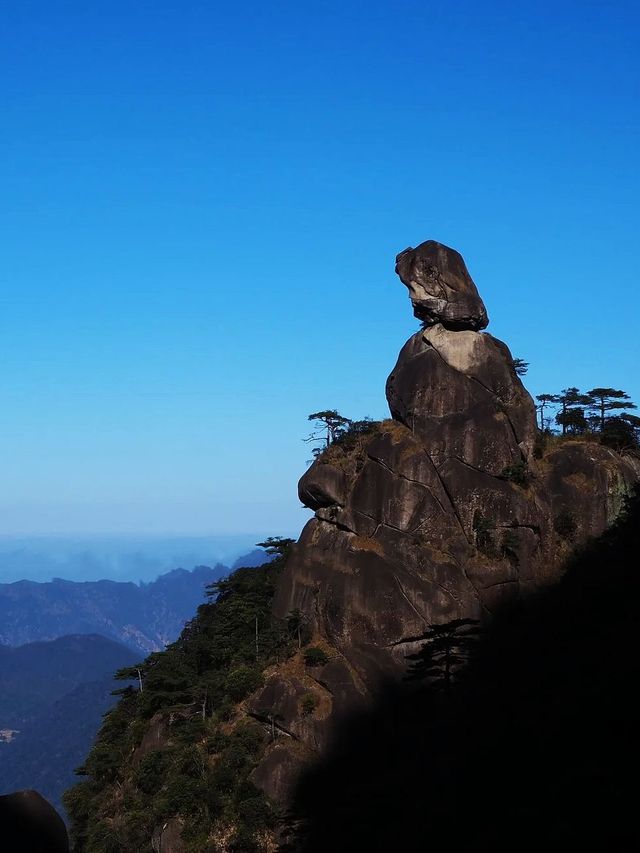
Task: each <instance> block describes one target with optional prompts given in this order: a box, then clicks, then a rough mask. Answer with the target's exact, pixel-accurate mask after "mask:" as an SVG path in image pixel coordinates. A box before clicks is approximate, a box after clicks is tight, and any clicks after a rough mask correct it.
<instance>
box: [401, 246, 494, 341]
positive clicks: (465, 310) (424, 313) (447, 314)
mask: <svg viewBox="0 0 640 853" xmlns="http://www.w3.org/2000/svg"><path fill="white" fill-rule="evenodd" d="M396 272H397V273H398V275H399V276H400V280H401V281H402V283H403V284H406V285H407V287H408V288H409V295H410V297H411V302H412V304H413V313H414V314H415V316H416V317H418V318H419V319H420V320H424V321H425V323H427V324H429V325H431V324H433V323H442V324H443V326H445V327H446V328H447V329H458V330H459V329H471V330H473V331H478V330H479V329H484V328H485V327H486V326H487V324H488V323H489V319H488V317H487V311H486V309H485V307H484V304H483V302H482V299H480V295H479V294H478V290H477V288H476V286H475V284H474V283H473V280H472V278H471V276H470V275H469V272H468V270H467V267H466V265H465V262H464V260H463V258H462V255H460V254H459V253H458V252H455V251H454V250H453V249H449V248H448V247H447V246H443V245H442V243H436V241H435V240H427V241H426V242H425V243H421V244H420V245H419V246H418V247H417V248H416V249H412V248H411V247H409V248H408V249H405V250H404V251H403V252H400V254H399V255H398V257H397V258H396Z"/></svg>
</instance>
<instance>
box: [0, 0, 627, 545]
mask: <svg viewBox="0 0 640 853" xmlns="http://www.w3.org/2000/svg"><path fill="white" fill-rule="evenodd" d="M0 19H1V26H0V62H1V64H2V69H1V70H2V110H1V112H0V180H1V185H2V202H1V205H0V217H1V219H0V242H1V243H2V247H1V258H2V261H1V265H0V288H1V289H0V300H1V302H0V359H1V361H0V363H1V365H2V371H1V377H2V378H1V382H0V397H1V399H0V406H1V408H0V411H1V412H2V415H1V420H0V424H1V434H2V440H1V441H0V468H1V470H2V476H1V477H0V533H1V534H15V535H18V534H20V535H21V534H33V533H35V534H38V533H41V534H56V533H118V532H129V533H132V532H135V533H162V534H170V533H239V532H246V531H251V532H253V531H256V532H260V533H265V534H267V533H273V534H277V533H287V534H293V535H295V534H297V532H298V531H299V529H300V527H301V525H302V523H303V521H304V519H305V518H306V514H305V512H304V511H303V510H301V508H300V505H299V502H298V500H297V496H296V482H297V479H298V477H299V475H300V474H301V472H302V471H303V470H304V467H305V460H306V459H307V458H308V456H309V448H308V446H307V445H305V444H304V443H303V442H302V441H301V438H302V437H303V436H304V435H305V434H306V433H307V431H308V425H307V422H306V416H307V414H308V413H309V412H311V411H314V410H317V409H319V408H325V407H335V408H338V409H339V410H340V411H342V412H343V413H344V414H346V415H350V416H353V417H361V416H363V415H371V416H373V417H380V416H384V415H385V414H386V411H387V410H386V404H385V398H384V383H385V379H386V376H387V374H388V373H389V371H390V370H391V368H392V367H393V364H394V362H395V358H396V355H397V353H398V350H399V349H400V347H401V345H402V344H403V342H404V340H405V339H406V338H407V337H408V336H409V335H410V334H411V333H412V332H413V331H414V330H415V329H416V328H417V323H416V321H415V320H414V319H413V317H412V314H411V310H410V305H409V303H408V300H407V295H406V291H405V289H404V287H403V286H402V285H401V284H400V283H399V282H398V280H397V279H396V278H395V276H394V273H393V264H394V257H395V254H396V253H397V252H398V251H400V250H401V249H403V248H405V247H406V246H407V245H409V244H411V245H416V244H417V243H419V242H420V241H422V240H424V239H428V238H434V239H438V240H440V241H442V242H445V243H448V244H449V245H452V246H454V247H455V248H457V249H458V250H459V251H461V252H462V254H463V255H464V257H465V258H466V260H467V264H468V266H469V268H470V271H471V274H472V275H473V277H474V279H475V281H476V283H477V284H478V287H479V289H480V291H481V293H482V295H483V298H484V300H485V303H486V304H487V307H488V310H489V314H490V317H491V320H492V322H491V325H490V327H489V330H490V331H491V332H492V333H493V334H495V335H497V336H498V337H500V338H502V339H504V340H505V341H506V342H507V343H508V344H509V345H510V347H511V349H512V351H513V352H514V354H515V355H517V356H521V357H523V358H525V359H526V360H528V361H530V362H531V368H530V372H529V376H528V377H527V385H528V387H529V388H530V390H531V391H532V392H533V393H540V392H541V391H555V390H558V389H560V388H563V387H566V386H567V385H578V386H579V387H582V388H585V389H586V388H589V387H592V386H594V385H609V384H612V385H615V386H617V387H621V388H624V389H625V390H627V391H629V393H631V394H632V395H633V396H634V397H635V398H636V399H637V400H638V399H639V398H640V380H639V378H638V370H637V362H638V355H639V351H640V344H639V342H638V326H637V318H638V316H639V311H640V296H639V293H640V290H639V287H638V274H637V267H638V263H637V255H638V230H639V229H638V225H639V219H640V214H639V212H638V211H639V209H640V205H639V204H638V198H639V196H640V193H639V190H640V177H639V171H638V162H637V161H638V157H637V152H638V150H639V138H638V137H639V129H640V116H639V108H638V82H639V74H638V71H639V61H638V58H637V33H638V26H639V24H640V12H639V11H638V7H637V4H635V3H631V2H616V3H610V4H607V3H603V2H599V3H591V2H564V3H563V2H560V3H553V4H552V3H547V2H542V3H538V4H531V3H517V2H516V3H513V2H508V3H507V2H484V3H483V2H473V3H471V2H460V3H429V2H402V0H400V2H376V0H367V2H348V0H346V2H345V0H342V2H315V3H300V2H296V3H293V2H275V3H265V2H261V3H257V2H256V3H254V2H250V3H247V2H234V3H228V2H218V3H210V2H208V3H199V2H190V0H181V2H179V3H178V2H171V3H167V2H164V3H162V2H136V3H130V2H127V3H124V2H113V0H112V1H111V2H109V3H101V2H91V3H79V2H78V3H75V2H55V3H51V2H28V0H22V1H21V2H20V3H14V4H8V3H7V4H3V6H2V10H1V12H0Z"/></svg>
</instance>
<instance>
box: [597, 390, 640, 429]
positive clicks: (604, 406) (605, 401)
mask: <svg viewBox="0 0 640 853" xmlns="http://www.w3.org/2000/svg"><path fill="white" fill-rule="evenodd" d="M589 397H590V403H589V410H590V411H592V412H593V413H594V415H595V416H596V417H597V418H598V423H599V427H600V432H604V430H605V421H606V417H607V412H611V411H614V410H616V409H636V408H637V406H636V404H635V403H632V402H631V397H629V395H628V394H627V393H626V392H625V391H620V390H619V389H617V388H592V389H591V391H589Z"/></svg>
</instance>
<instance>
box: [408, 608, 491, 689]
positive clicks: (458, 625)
mask: <svg viewBox="0 0 640 853" xmlns="http://www.w3.org/2000/svg"><path fill="white" fill-rule="evenodd" d="M480 633H481V629H480V623H479V622H478V620H477V619H454V620H453V621H451V622H445V623H443V624H440V625H430V626H429V628H428V629H427V630H426V631H425V632H424V634H421V635H420V636H419V637H414V638H412V639H415V640H418V641H423V643H424V645H423V646H422V648H421V649H420V650H419V651H417V652H415V653H414V654H412V655H406V659H407V660H410V661H412V663H411V665H410V666H409V669H408V671H407V674H406V676H405V680H406V681H417V680H421V681H427V682H428V685H429V687H430V688H432V689H434V690H442V691H443V692H444V693H445V694H447V695H448V694H449V692H450V690H451V687H452V685H453V682H454V681H455V680H456V679H457V678H458V676H459V674H460V672H461V670H462V669H463V668H464V666H465V665H466V664H467V662H468V661H469V659H470V657H471V655H472V654H473V651H474V649H475V647H476V644H477V642H478V639H479V637H480Z"/></svg>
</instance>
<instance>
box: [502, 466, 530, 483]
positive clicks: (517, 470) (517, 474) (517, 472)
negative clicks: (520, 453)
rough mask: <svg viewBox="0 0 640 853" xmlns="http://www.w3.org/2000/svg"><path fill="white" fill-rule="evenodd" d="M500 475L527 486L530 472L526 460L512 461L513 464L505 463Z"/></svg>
mask: <svg viewBox="0 0 640 853" xmlns="http://www.w3.org/2000/svg"><path fill="white" fill-rule="evenodd" d="M502 476H503V477H504V479H505V480H509V481H510V482H512V483H515V484H516V485H518V486H522V487H525V486H528V485H529V481H530V480H531V472H530V471H529V468H528V467H527V463H526V462H514V463H513V465H507V467H506V468H504V469H503V471H502Z"/></svg>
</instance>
